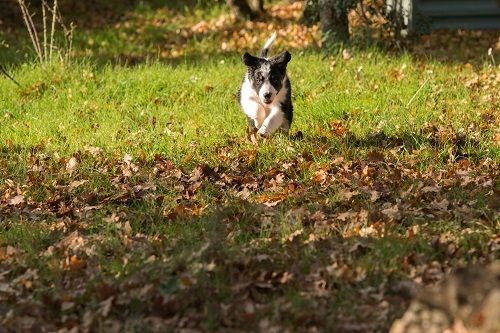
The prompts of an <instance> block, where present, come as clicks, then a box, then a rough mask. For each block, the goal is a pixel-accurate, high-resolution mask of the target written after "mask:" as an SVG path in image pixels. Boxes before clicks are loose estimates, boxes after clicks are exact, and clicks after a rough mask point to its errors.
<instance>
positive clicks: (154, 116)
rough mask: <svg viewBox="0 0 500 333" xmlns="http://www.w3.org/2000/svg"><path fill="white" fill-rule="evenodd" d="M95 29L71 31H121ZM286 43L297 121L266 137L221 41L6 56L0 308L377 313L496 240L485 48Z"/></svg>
mask: <svg viewBox="0 0 500 333" xmlns="http://www.w3.org/2000/svg"><path fill="white" fill-rule="evenodd" d="M152 11H153V9H151V8H149V9H148V8H146V9H144V8H142V9H141V10H138V11H137V12H136V14H135V15H137V17H136V18H135V19H134V20H138V21H141V20H144V21H147V22H150V21H151V20H154V18H152V17H151V15H153V16H154V15H160V14H161V11H159V12H158V13H156V14H154V13H152ZM219 11H220V9H214V10H213V13H212V12H211V13H210V14H208V16H207V19H210V18H213V17H214V16H217V15H219V14H220V12H219ZM203 15H204V14H202V13H197V14H196V15H195V16H194V17H195V18H196V17H204V16H203ZM172 29H173V28H172ZM167 30H168V28H167ZM107 33H108V32H106V31H88V32H87V34H86V35H82V36H81V37H82V38H87V37H88V38H92V39H93V40H95V41H98V40H100V39H99V38H102V39H103V41H107V42H108V43H111V42H112V40H113V38H120V35H115V34H114V33H110V35H106V34H107ZM146 34H147V36H148V37H150V38H152V39H154V38H155V36H153V35H151V34H150V33H149V32H146ZM134 38H138V36H134ZM214 38H216V34H215V37H214ZM212 43H213V44H212V45H211V46H210V47H212V48H213V49H215V48H216V47H217V44H216V43H215V42H213V40H212ZM78 45H79V44H77V52H80V51H81V52H83V53H84V51H85V50H84V49H83V47H82V46H78ZM186 45H187V46H186V47H187V49H189V48H190V47H192V48H196V46H197V45H198V44H197V43H196V42H195V41H190V42H188V43H187V44H186ZM200 45H201V44H200ZM200 47H201V46H200ZM201 48H202V49H203V47H201ZM128 51H129V50H127V49H125V48H124V47H123V46H116V49H110V52H111V53H113V57H114V56H115V55H116V54H118V53H120V52H124V53H126V52H128ZM136 51H137V50H136ZM134 52H135V51H134ZM137 52H139V53H141V52H143V53H148V52H149V51H146V50H142V51H140V50H139V51H137ZM207 52H208V51H207ZM98 53H99V54H101V55H103V53H102V52H101V51H98ZM292 53H293V58H292V62H291V63H290V64H289V69H288V70H289V75H290V77H291V80H292V84H293V96H294V106H295V114H294V122H293V125H292V133H295V132H297V131H301V132H302V133H303V136H304V137H303V139H301V140H299V139H292V138H288V137H284V136H275V137H272V138H271V139H269V140H266V141H261V142H259V144H258V145H254V144H252V143H251V142H250V141H248V140H247V139H246V136H245V126H246V120H245V117H244V115H243V113H242V112H241V111H240V110H239V108H238V105H237V101H236V99H235V93H236V90H237V88H238V85H239V83H240V82H241V77H242V75H243V73H244V71H245V68H244V66H243V65H242V64H241V62H240V60H239V56H238V55H237V54H234V53H229V54H216V55H214V56H209V57H207V58H204V57H201V56H193V57H185V58H184V59H182V60H179V59H177V60H175V61H167V62H162V61H160V60H149V61H145V62H141V63H140V64H138V65H135V66H127V65H125V64H122V65H118V64H112V61H110V62H109V63H107V64H106V63H105V62H103V61H102V59H99V56H96V57H90V58H81V57H77V58H76V59H74V60H73V61H72V62H70V63H65V64H55V63H54V64H51V65H49V66H46V67H41V66H39V65H37V64H33V63H31V62H26V63H23V64H20V65H12V66H11V67H10V68H9V70H10V71H11V73H12V75H13V76H14V77H15V78H16V79H17V81H19V83H20V84H21V87H16V86H14V85H13V84H12V82H10V81H9V80H7V79H5V78H3V77H1V78H0V194H1V196H0V269H1V271H0V287H3V286H4V285H8V286H10V288H12V289H13V290H15V292H10V291H7V292H3V291H2V292H0V300H2V302H3V303H4V304H7V305H6V307H5V308H4V306H3V305H2V304H1V303H2V302H0V313H6V314H5V315H4V314H0V323H1V325H3V326H5V327H8V328H9V329H11V328H13V329H15V328H16V327H21V326H20V325H25V324H26V320H27V319H26V317H33V318H35V319H36V320H37V325H38V326H39V327H42V328H44V329H47V330H54V328H63V327H66V328H71V327H74V326H79V327H80V328H85V329H89V330H91V331H109V330H110V328H109V327H111V326H113V325H117V326H116V327H119V330H123V331H138V330H141V329H149V330H152V331H154V330H158V331H165V330H178V329H180V328H181V327H185V325H187V324H186V323H187V322H189V323H190V324H189V325H193V327H197V328H201V329H203V330H209V331H217V330H222V329H224V328H226V329H243V330H249V329H253V330H259V329H260V330H261V331H262V330H263V331H265V330H268V329H270V328H271V327H277V328H278V329H284V328H288V329H291V330H296V329H300V330H305V329H307V328H312V327H317V328H319V329H320V330H333V331H335V330H341V329H342V328H343V327H347V326H344V325H348V324H352V323H364V324H369V325H371V326H370V327H371V328H370V329H372V330H374V331H377V330H378V331H386V330H387V328H388V325H389V324H390V321H391V320H392V319H393V318H395V317H396V316H397V315H398V314H400V313H401V311H402V310H401V309H403V308H404V306H405V305H406V304H407V301H406V300H405V299H403V298H402V297H399V296H398V295H392V294H391V286H392V285H393V283H395V282H396V281H398V280H402V279H414V280H416V281H423V283H424V284H427V283H433V282H435V281H432V280H428V278H427V275H426V271H427V269H428V268H429V267H430V265H433V262H438V263H439V265H441V266H440V267H441V268H442V271H443V272H445V271H447V270H448V269H454V268H457V267H460V266H463V265H466V264H468V263H473V262H489V261H492V260H496V259H498V250H497V248H496V247H495V246H496V245H495V239H496V238H498V232H499V215H498V204H497V203H496V202H497V201H498V193H499V186H500V183H499V182H498V163H499V162H500V150H499V146H498V142H497V141H495V140H496V139H495V135H497V132H496V131H498V128H497V125H498V115H497V114H495V109H496V108H497V107H498V104H497V103H498V102H497V100H496V99H495V97H494V91H495V83H494V80H491V79H490V77H494V76H495V75H497V74H498V68H493V67H491V66H489V65H488V63H486V62H483V63H481V64H480V65H476V66H475V67H472V66H463V65H456V64H454V63H452V62H443V61H437V60H427V61H423V60H419V59H417V58H415V57H414V54H413V53H411V52H402V53H398V54H394V53H387V52H383V51H380V50H379V49H377V48H375V47H373V48H354V47H352V48H351V49H350V53H351V55H352V58H351V59H349V60H344V59H343V58H342V56H338V57H337V56H334V57H324V55H323V54H321V52H320V51H318V50H315V49H311V48H309V49H306V50H295V51H293V52H292ZM103 57H104V58H106V57H108V59H109V56H108V55H103ZM111 58H112V57H111ZM333 62H335V63H334V65H332V63H333ZM476 73H477V74H478V75H479V76H480V77H481V80H480V82H479V83H478V85H473V86H470V85H469V86H467V84H466V82H467V81H468V80H470V79H471V78H472V77H474V75H475V74H476ZM403 75H404V76H403ZM398 76H399V79H398ZM420 88H421V89H420ZM419 89H420V91H419V92H418V94H416V92H417V91H418V90H419ZM415 94H416V95H415ZM410 101H412V102H411V103H409V102H410ZM491 119H493V120H491ZM96 148H99V150H98V149H96ZM129 157H130V158H131V161H130V160H129ZM72 158H73V160H75V161H76V162H77V164H76V166H75V167H73V168H71V167H68V163H69V161H70V159H72ZM197 169H201V170H202V174H201V175H200V176H196V175H197V172H196V170H197ZM76 181H85V182H81V183H75V182H76ZM245 188H247V189H248V191H246V192H245V191H244V189H245ZM373 191H376V193H378V194H377V195H376V196H375V197H373V195H374V194H373V193H374V192H373ZM16 195H22V196H23V202H21V203H17V204H14V203H12V202H11V200H12V198H14V197H15V196H16ZM276 201H278V202H277V203H276ZM264 203H267V204H268V205H270V206H271V207H268V206H266V205H265V204H264ZM395 207H396V208H395ZM12 248H13V249H14V250H15V253H14V254H12V253H10V254H9V253H8V252H9V251H12ZM30 269H31V270H35V272H36V274H35V275H34V276H33V275H30V274H31V273H30V274H28V273H27V272H31V271H30ZM0 290H6V289H2V288H0ZM110 297H113V299H112V300H111V301H110ZM20 299H21V300H22V301H23V303H22V304H24V305H22V306H21V305H18V304H21V303H20V302H19V300H20ZM106 300H107V301H108V302H111V303H110V306H109V307H107V306H106V302H105V301H106ZM384 302H385V303H387V304H389V305H388V309H389V312H388V313H387V317H384V318H382V317H380V316H379V314H380V313H381V312H382V310H381V309H382V307H384V306H386V305H383V304H382V303H384ZM385 303H384V304H385ZM7 308H8V309H9V310H12V313H11V314H9V315H7V311H5V312H2V311H1V310H3V309H7ZM27 308H29V309H31V310H27ZM384 311H385V310H384ZM152 322H154V323H155V325H156V326H154V327H156V328H157V329H154V328H151V327H153V326H150V325H152V324H151V323H152ZM26 325H27V324H26Z"/></svg>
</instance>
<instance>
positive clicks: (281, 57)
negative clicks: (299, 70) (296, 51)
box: [271, 51, 292, 67]
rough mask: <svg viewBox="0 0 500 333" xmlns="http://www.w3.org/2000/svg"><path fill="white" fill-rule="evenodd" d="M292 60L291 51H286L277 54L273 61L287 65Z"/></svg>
mask: <svg viewBox="0 0 500 333" xmlns="http://www.w3.org/2000/svg"><path fill="white" fill-rule="evenodd" d="M290 60H292V55H291V54H290V52H288V51H285V52H283V53H280V54H278V55H277V56H275V57H274V58H273V59H272V60H271V61H272V62H273V63H275V64H277V65H281V66H285V67H286V65H287V64H288V63H289V62H290Z"/></svg>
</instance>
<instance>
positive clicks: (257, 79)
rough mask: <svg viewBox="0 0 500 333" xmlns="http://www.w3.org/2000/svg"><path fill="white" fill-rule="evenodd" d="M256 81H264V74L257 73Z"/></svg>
mask: <svg viewBox="0 0 500 333" xmlns="http://www.w3.org/2000/svg"><path fill="white" fill-rule="evenodd" d="M255 81H257V82H262V75H261V74H257V75H255Z"/></svg>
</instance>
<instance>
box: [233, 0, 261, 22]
mask: <svg viewBox="0 0 500 333" xmlns="http://www.w3.org/2000/svg"><path fill="white" fill-rule="evenodd" d="M226 3H227V5H228V6H229V8H231V10H232V11H233V13H234V15H235V16H236V18H237V19H238V20H244V19H250V20H254V19H255V18H256V15H255V13H254V12H253V11H252V8H250V6H249V5H248V3H247V2H246V0H226Z"/></svg>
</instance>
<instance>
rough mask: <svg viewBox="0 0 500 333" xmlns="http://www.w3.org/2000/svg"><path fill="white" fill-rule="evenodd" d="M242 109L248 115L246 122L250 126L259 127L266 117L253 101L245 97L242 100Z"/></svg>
mask: <svg viewBox="0 0 500 333" xmlns="http://www.w3.org/2000/svg"><path fill="white" fill-rule="evenodd" d="M242 106H243V111H245V114H246V115H247V117H248V122H249V125H250V127H251V128H256V129H259V128H260V127H261V126H262V123H263V122H264V120H265V118H266V113H265V111H264V110H263V109H262V107H261V106H260V105H259V103H256V102H255V101H253V100H251V99H247V100H245V101H244V102H243V101H242Z"/></svg>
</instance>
